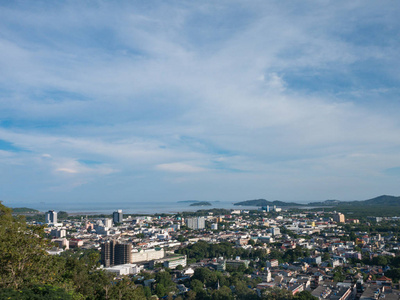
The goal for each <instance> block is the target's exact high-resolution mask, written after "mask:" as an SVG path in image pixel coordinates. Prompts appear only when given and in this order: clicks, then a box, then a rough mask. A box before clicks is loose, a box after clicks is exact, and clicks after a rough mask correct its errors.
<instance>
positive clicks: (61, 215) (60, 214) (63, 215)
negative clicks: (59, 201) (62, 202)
mask: <svg viewBox="0 0 400 300" xmlns="http://www.w3.org/2000/svg"><path fill="white" fill-rule="evenodd" d="M57 216H58V218H59V219H60V220H65V219H67V218H68V213H67V212H65V211H59V212H58V214H57Z"/></svg>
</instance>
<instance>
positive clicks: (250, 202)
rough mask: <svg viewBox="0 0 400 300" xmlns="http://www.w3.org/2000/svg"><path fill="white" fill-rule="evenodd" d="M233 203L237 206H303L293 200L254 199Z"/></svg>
mask: <svg viewBox="0 0 400 300" xmlns="http://www.w3.org/2000/svg"><path fill="white" fill-rule="evenodd" d="M234 205H239V206H267V205H269V206H274V205H276V206H303V204H299V203H294V202H283V201H279V200H275V201H268V200H265V199H255V200H246V201H242V202H237V203H235V204H234Z"/></svg>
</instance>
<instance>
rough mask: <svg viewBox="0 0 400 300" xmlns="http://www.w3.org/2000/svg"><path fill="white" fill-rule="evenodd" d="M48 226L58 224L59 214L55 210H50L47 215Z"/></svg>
mask: <svg viewBox="0 0 400 300" xmlns="http://www.w3.org/2000/svg"><path fill="white" fill-rule="evenodd" d="M45 219H46V223H47V224H56V223H57V212H55V211H54V210H49V211H48V212H47V213H46V215H45Z"/></svg>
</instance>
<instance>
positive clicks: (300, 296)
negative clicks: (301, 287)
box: [293, 291, 318, 300]
mask: <svg viewBox="0 0 400 300" xmlns="http://www.w3.org/2000/svg"><path fill="white" fill-rule="evenodd" d="M293 299H296V300H318V298H317V297H314V296H313V295H311V293H310V292H309V291H302V292H300V293H297V294H296V295H295V296H294V298H293Z"/></svg>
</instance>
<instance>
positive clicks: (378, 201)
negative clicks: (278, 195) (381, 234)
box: [234, 195, 400, 207]
mask: <svg viewBox="0 0 400 300" xmlns="http://www.w3.org/2000/svg"><path fill="white" fill-rule="evenodd" d="M234 205H238V206H267V205H269V206H274V205H276V206H279V207H283V206H342V205H344V206H350V205H363V206H376V205H379V206H400V196H397V197H396V196H389V195H382V196H378V197H375V198H372V199H367V200H355V201H340V200H325V201H319V202H309V203H308V204H300V203H295V202H284V201H278V200H275V201H268V200H265V199H255V200H246V201H241V202H237V203H235V204H234Z"/></svg>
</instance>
